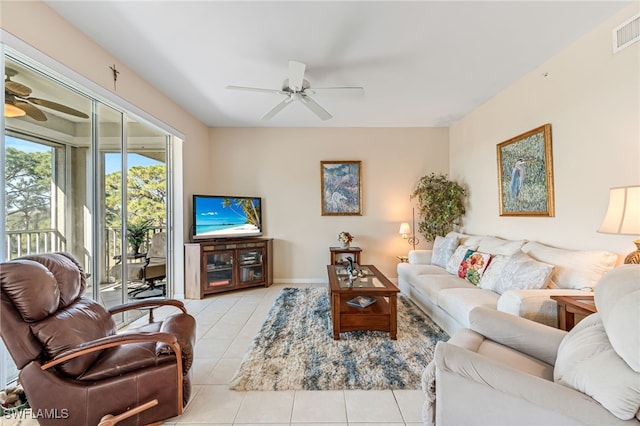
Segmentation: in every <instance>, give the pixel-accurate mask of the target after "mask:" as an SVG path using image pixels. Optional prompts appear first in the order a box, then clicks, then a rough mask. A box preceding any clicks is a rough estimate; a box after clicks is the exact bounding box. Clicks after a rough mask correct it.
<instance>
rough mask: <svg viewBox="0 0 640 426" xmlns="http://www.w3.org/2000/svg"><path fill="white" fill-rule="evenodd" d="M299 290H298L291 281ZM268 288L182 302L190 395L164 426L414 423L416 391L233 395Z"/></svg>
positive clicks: (271, 294) (419, 397)
mask: <svg viewBox="0 0 640 426" xmlns="http://www.w3.org/2000/svg"><path fill="white" fill-rule="evenodd" d="M299 286H300V287H304V286H302V285H299ZM284 287H291V285H286V286H285V285H273V286H271V287H270V288H267V289H265V288H256V289H248V290H242V291H237V292H231V293H225V294H220V295H216V296H210V297H207V298H205V299H203V300H186V301H185V304H186V306H187V309H188V311H189V312H190V313H191V314H192V315H194V316H195V318H196V320H197V324H198V331H197V333H198V334H197V343H196V347H195V362H194V367H193V368H194V376H193V379H194V380H193V385H194V386H193V393H192V397H191V400H190V401H189V404H188V405H187V407H186V409H185V411H184V414H183V415H182V416H181V417H178V418H174V419H170V420H169V421H167V422H165V424H169V425H179V426H182V425H196V424H198V425H203V424H207V425H267V424H268V425H273V426H276V425H317V426H320V425H331V426H342V425H345V426H346V425H350V426H358V425H377V426H381V425H412V426H413V425H415V426H417V425H421V424H422V423H421V415H420V412H421V408H422V403H423V401H424V396H423V394H422V391H420V390H400V391H390V390H389V391H357V390H345V391H342V390H338V391H278V392H264V391H262V392H236V391H232V390H229V389H228V383H229V382H230V381H231V379H232V378H233V375H234V373H235V372H236V370H237V368H238V366H239V365H240V363H241V361H242V357H243V355H244V354H245V352H246V351H247V349H248V347H249V345H250V343H251V340H252V339H253V337H254V336H255V334H256V333H257V332H258V330H259V329H260V326H261V325H262V322H263V321H264V318H265V316H266V314H267V312H268V311H269V308H271V305H272V304H273V300H274V299H275V297H276V296H277V295H278V293H279V292H280V290H281V289H282V288H284Z"/></svg>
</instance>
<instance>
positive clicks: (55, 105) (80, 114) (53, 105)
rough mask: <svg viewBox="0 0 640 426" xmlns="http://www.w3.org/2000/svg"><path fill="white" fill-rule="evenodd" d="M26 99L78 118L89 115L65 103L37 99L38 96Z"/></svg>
mask: <svg viewBox="0 0 640 426" xmlns="http://www.w3.org/2000/svg"><path fill="white" fill-rule="evenodd" d="M27 101H29V102H31V103H34V104H36V105H40V106H43V107H46V108H51V109H54V110H56V111H60V112H64V113H65V114H69V115H73V116H76V117H80V118H89V116H88V115H87V114H85V113H84V112H82V111H78V110H77V109H73V108H71V107H68V106H66V105H62V104H59V103H57V102H52V101H48V100H46V99H38V98H27Z"/></svg>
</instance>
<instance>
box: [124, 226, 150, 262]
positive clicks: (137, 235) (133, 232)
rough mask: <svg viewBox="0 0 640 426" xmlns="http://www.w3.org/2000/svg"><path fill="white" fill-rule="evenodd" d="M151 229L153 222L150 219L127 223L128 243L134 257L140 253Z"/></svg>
mask: <svg viewBox="0 0 640 426" xmlns="http://www.w3.org/2000/svg"><path fill="white" fill-rule="evenodd" d="M150 229H151V220H149V219H144V220H142V221H137V222H133V221H132V222H128V223H127V242H128V243H129V245H130V246H131V249H132V252H133V254H134V255H136V254H139V253H140V246H142V243H144V242H145V240H146V238H147V234H148V232H149V230H150Z"/></svg>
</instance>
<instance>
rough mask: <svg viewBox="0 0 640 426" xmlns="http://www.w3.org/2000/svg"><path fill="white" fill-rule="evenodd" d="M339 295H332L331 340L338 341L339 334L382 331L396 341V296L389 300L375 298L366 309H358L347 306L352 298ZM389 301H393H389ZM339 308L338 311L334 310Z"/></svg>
mask: <svg viewBox="0 0 640 426" xmlns="http://www.w3.org/2000/svg"><path fill="white" fill-rule="evenodd" d="M340 296H341V295H339V294H334V295H333V301H332V309H331V313H332V317H333V318H332V319H333V338H334V339H335V340H339V339H340V333H346V332H348V331H366V330H369V331H383V332H386V333H389V337H390V338H391V339H392V340H396V339H397V323H396V308H397V306H396V295H395V294H394V295H391V296H389V298H386V297H380V296H375V297H374V298H375V299H376V302H375V303H373V304H371V305H369V306H367V307H366V308H358V307H356V306H351V305H349V304H347V301H348V300H351V299H352V298H353V297H352V296H347V297H344V296H346V295H342V296H343V297H340ZM390 299H393V301H391V300H390ZM335 306H339V310H337V312H336V309H335Z"/></svg>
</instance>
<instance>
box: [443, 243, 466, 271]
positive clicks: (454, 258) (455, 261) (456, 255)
mask: <svg viewBox="0 0 640 426" xmlns="http://www.w3.org/2000/svg"><path fill="white" fill-rule="evenodd" d="M468 250H469V247H466V246H458V248H456V249H455V251H454V252H453V254H452V255H451V257H450V258H449V261H448V262H447V266H446V267H445V269H446V270H447V272H448V273H450V274H454V275H457V274H458V268H460V262H462V259H464V255H465V254H467V251H468Z"/></svg>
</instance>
